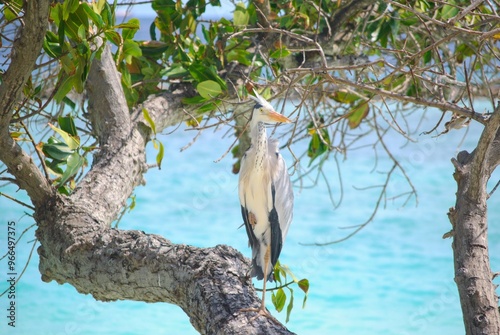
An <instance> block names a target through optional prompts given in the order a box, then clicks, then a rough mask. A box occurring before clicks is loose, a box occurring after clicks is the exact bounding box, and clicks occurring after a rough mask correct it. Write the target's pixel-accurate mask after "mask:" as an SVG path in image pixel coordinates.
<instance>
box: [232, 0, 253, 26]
mask: <svg viewBox="0 0 500 335" xmlns="http://www.w3.org/2000/svg"><path fill="white" fill-rule="evenodd" d="M249 20H250V14H248V11H247V9H246V7H245V4H244V3H243V2H240V3H237V4H236V8H235V9H234V13H233V23H234V25H235V26H246V25H247V24H248V21H249Z"/></svg>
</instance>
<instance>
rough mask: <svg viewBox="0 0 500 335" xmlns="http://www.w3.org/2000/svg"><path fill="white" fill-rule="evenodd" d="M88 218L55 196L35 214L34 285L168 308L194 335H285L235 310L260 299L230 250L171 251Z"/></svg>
mask: <svg viewBox="0 0 500 335" xmlns="http://www.w3.org/2000/svg"><path fill="white" fill-rule="evenodd" d="M92 216H93V215H91V213H90V212H89V209H87V208H85V207H84V206H82V205H81V204H79V203H73V202H72V201H71V200H70V199H68V198H62V197H58V198H57V199H56V201H54V202H52V203H50V204H48V205H47V206H45V207H44V208H43V209H40V210H37V212H36V215H35V218H36V221H37V222H38V227H39V228H38V230H37V232H36V236H37V238H38V239H39V240H40V242H41V245H42V246H41V247H40V248H39V249H38V253H39V254H40V272H41V273H42V280H44V281H46V282H49V281H51V280H55V281H57V282H58V283H60V284H62V283H69V284H71V285H73V286H74V287H75V288H76V289H77V290H78V292H80V293H84V294H92V296H93V297H94V298H95V299H97V300H102V301H114V300H125V299H126V300H136V301H145V302H168V303H172V304H176V305H178V306H180V307H181V308H182V309H183V310H184V311H185V312H186V314H187V315H188V316H189V317H190V320H191V323H192V324H193V326H194V327H195V328H196V329H197V330H198V331H199V332H200V333H201V334H291V333H290V332H289V331H288V330H287V329H286V328H285V327H284V326H282V325H278V324H275V323H274V322H272V321H270V320H268V319H267V318H262V317H259V318H257V319H255V320H254V321H253V322H250V318H251V317H252V316H254V314H253V313H247V312H240V310H241V309H242V308H248V307H258V306H259V304H260V300H259V298H258V297H257V294H256V291H255V289H254V287H253V286H252V282H251V279H250V278H249V277H248V275H247V274H248V267H249V266H250V264H249V262H248V260H246V259H245V258H244V257H243V256H242V255H241V254H240V253H239V252H238V251H236V250H235V249H233V248H231V247H227V246H216V247H214V248H204V249H202V248H196V247H191V246H186V245H176V244H172V243H171V242H170V241H168V240H166V239H165V238H163V237H161V236H157V235H149V234H145V233H144V232H140V231H132V230H130V231H121V230H117V229H107V228H102V227H101V226H100V225H99V224H98V223H96V222H95V221H94V220H93V217H92Z"/></svg>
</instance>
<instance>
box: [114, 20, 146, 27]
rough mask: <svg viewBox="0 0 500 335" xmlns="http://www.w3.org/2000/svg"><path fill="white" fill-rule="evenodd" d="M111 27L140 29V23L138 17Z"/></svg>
mask: <svg viewBox="0 0 500 335" xmlns="http://www.w3.org/2000/svg"><path fill="white" fill-rule="evenodd" d="M113 28H127V29H140V28H141V24H140V22H139V19H130V21H128V22H125V23H120V24H118V25H116V26H114V27H113Z"/></svg>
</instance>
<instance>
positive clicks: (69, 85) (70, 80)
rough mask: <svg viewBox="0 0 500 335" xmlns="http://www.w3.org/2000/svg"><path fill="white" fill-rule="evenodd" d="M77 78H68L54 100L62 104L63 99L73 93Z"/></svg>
mask: <svg viewBox="0 0 500 335" xmlns="http://www.w3.org/2000/svg"><path fill="white" fill-rule="evenodd" d="M75 80H76V78H75V76H70V77H68V78H66V79H65V80H64V81H63V82H62V84H61V86H59V89H58V90H57V92H56V94H55V95H54V99H55V100H56V101H57V102H58V103H60V102H61V101H62V99H63V98H64V97H65V96H66V95H67V94H68V93H69V92H70V91H71V89H72V88H73V87H74V86H75Z"/></svg>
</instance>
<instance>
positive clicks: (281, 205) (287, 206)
mask: <svg viewBox="0 0 500 335" xmlns="http://www.w3.org/2000/svg"><path fill="white" fill-rule="evenodd" d="M269 156H270V162H272V163H271V164H270V166H271V180H272V184H273V185H274V194H273V198H274V208H275V209H276V212H277V215H278V219H279V225H280V230H281V235H282V242H283V243H284V241H285V238H286V235H287V233H288V228H289V227H290V224H291V222H292V217H293V200H294V199H293V189H292V183H291V182H290V176H289V175H288V171H287V168H286V163H285V160H284V159H283V156H281V154H280V153H279V150H278V141H277V140H270V141H269Z"/></svg>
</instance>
